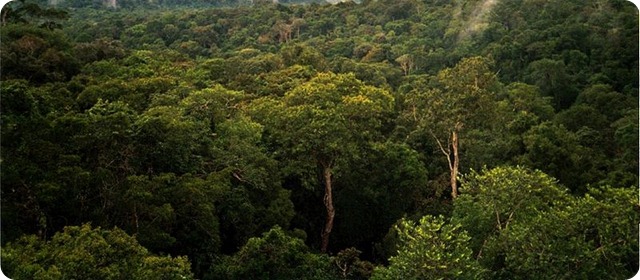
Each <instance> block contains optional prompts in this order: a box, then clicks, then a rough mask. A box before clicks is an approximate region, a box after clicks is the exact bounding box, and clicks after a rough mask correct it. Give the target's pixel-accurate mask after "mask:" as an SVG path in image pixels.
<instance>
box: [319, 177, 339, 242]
mask: <svg viewBox="0 0 640 280" xmlns="http://www.w3.org/2000/svg"><path fill="white" fill-rule="evenodd" d="M322 171H323V172H322V173H323V175H324V206H325V208H327V221H326V223H325V224H324V229H323V230H322V246H321V248H320V251H322V252H323V253H324V252H326V251H327V247H329V235H330V234H331V229H332V228H333V217H335V215H336V210H335V209H334V208H333V195H332V193H331V192H332V191H331V187H332V186H331V166H329V165H323V170H322Z"/></svg>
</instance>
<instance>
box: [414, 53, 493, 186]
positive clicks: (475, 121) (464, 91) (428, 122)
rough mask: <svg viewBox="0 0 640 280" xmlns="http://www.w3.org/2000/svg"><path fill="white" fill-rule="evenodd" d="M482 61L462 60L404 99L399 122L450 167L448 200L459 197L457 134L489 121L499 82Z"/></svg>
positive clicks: (458, 146)
mask: <svg viewBox="0 0 640 280" xmlns="http://www.w3.org/2000/svg"><path fill="white" fill-rule="evenodd" d="M490 65H491V62H490V61H489V60H488V59H486V58H483V57H470V58H465V59H462V60H461V61H460V62H459V63H458V64H457V65H456V66H455V67H453V68H447V69H444V70H442V71H440V72H439V73H438V75H437V76H436V77H435V80H434V81H433V84H432V85H426V87H427V88H414V89H413V90H412V91H411V92H409V94H408V95H407V96H406V98H405V106H404V108H405V109H404V112H403V115H402V118H403V119H404V120H406V121H408V122H409V123H411V125H412V126H413V127H414V132H416V133H418V134H429V135H430V136H431V137H433V139H434V140H435V141H436V143H437V146H438V148H439V150H440V152H442V154H443V155H444V156H445V157H446V159H447V162H448V165H449V173H450V186H451V197H452V198H454V199H455V198H456V197H457V196H458V182H457V176H458V170H459V168H460V167H459V166H460V153H459V148H460V133H461V132H462V129H463V127H465V126H466V125H471V126H472V127H474V128H475V127H479V126H480V125H484V123H486V122H488V121H490V120H491V119H492V117H491V116H490V115H491V114H492V113H493V110H492V108H493V107H495V106H493V104H491V102H492V101H494V100H495V94H493V93H494V92H496V91H497V90H498V89H499V85H500V84H499V81H498V79H497V77H496V75H495V74H494V73H493V72H491V70H490Z"/></svg>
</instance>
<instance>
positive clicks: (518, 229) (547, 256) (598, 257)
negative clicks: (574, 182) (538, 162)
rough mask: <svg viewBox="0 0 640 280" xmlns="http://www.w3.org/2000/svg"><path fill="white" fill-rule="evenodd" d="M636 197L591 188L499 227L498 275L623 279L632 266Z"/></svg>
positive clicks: (624, 190)
mask: <svg viewBox="0 0 640 280" xmlns="http://www.w3.org/2000/svg"><path fill="white" fill-rule="evenodd" d="M638 207H639V204H638V197H637V192H636V191H635V190H633V189H629V188H612V187H603V188H591V189H590V190H589V192H588V193H587V194H586V195H585V196H584V197H576V198H574V197H572V199H571V200H570V201H569V203H567V204H566V205H557V206H555V207H553V208H551V209H549V210H547V211H545V212H542V213H538V214H537V215H535V216H534V217H533V219H531V220H530V221H529V222H527V223H516V224H514V225H513V227H512V228H511V229H510V230H509V231H505V232H504V236H503V240H504V241H503V244H502V246H501V248H502V250H504V253H503V254H504V258H505V267H504V269H503V271H501V273H500V274H498V275H501V276H503V277H501V278H502V279H513V278H514V277H519V276H522V275H535V276H536V278H538V279H576V278H597V279H629V278H630V277H633V275H634V274H635V273H637V271H638V259H637V258H638V223H637V221H638V219H639V218H640V216H639V214H638ZM549 244H553V246H549Z"/></svg>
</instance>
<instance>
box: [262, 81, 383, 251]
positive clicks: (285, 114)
mask: <svg viewBox="0 0 640 280" xmlns="http://www.w3.org/2000/svg"><path fill="white" fill-rule="evenodd" d="M254 103H255V104H254V111H256V112H257V113H258V114H261V115H262V121H264V122H273V123H269V124H267V125H266V127H267V129H268V130H270V132H271V133H272V134H273V138H274V139H275V140H276V141H277V142H278V144H280V147H281V148H282V149H283V151H284V152H285V153H286V155H285V160H288V161H289V163H290V168H289V169H290V170H291V171H293V172H292V173H298V174H300V173H304V172H308V171H309V170H307V171H302V170H301V169H303V170H304V169H306V168H311V169H312V170H313V169H315V168H316V167H317V168H319V169H320V171H321V178H322V182H323V185H324V190H325V195H324V205H325V208H326V211H327V215H326V222H325V226H324V230H323V231H322V245H321V250H322V251H323V252H324V251H326V250H327V248H328V245H329V235H330V234H331V230H332V228H333V221H334V217H335V208H334V203H333V186H334V181H335V175H336V174H339V173H336V172H339V171H340V168H342V167H343V165H345V164H346V163H347V162H348V161H353V160H357V155H358V154H359V152H358V151H359V150H360V149H362V148H364V147H365V146H366V145H367V143H368V142H369V141H373V140H376V139H378V138H379V136H380V129H381V128H382V125H383V123H382V122H383V120H384V117H386V116H388V114H390V113H391V112H392V110H393V97H392V96H391V95H390V94H389V93H388V92H387V91H384V90H382V89H379V88H375V87H371V86H366V85H364V84H363V83H362V82H361V81H359V80H357V79H356V78H355V76H354V75H353V74H332V73H321V74H318V75H317V76H316V77H315V78H313V79H311V80H310V81H309V82H306V83H304V84H302V85H300V86H298V87H296V88H294V89H293V90H291V91H289V92H287V93H286V94H285V96H284V97H283V98H281V99H264V100H262V101H260V102H254ZM291 166H294V167H295V168H291ZM301 167H302V168H301ZM307 174H308V173H307ZM311 176H313V175H311Z"/></svg>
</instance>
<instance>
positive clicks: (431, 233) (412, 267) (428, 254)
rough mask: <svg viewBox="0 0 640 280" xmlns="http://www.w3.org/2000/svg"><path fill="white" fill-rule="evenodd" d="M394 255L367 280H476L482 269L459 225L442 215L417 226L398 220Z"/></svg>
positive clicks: (427, 219)
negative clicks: (385, 266)
mask: <svg viewBox="0 0 640 280" xmlns="http://www.w3.org/2000/svg"><path fill="white" fill-rule="evenodd" d="M396 230H397V231H398V236H399V240H400V245H399V249H398V255H397V256H394V257H391V258H390V259H389V261H390V263H391V264H390V265H389V267H387V268H384V267H382V268H377V269H376V270H375V271H374V273H373V275H372V277H371V279H452V278H456V279H478V278H479V277H482V274H483V269H482V268H481V267H480V265H479V264H478V262H477V261H476V260H475V259H474V258H473V254H472V251H471V249H469V247H467V245H466V244H467V242H468V241H469V240H470V239H471V237H469V235H468V234H467V233H466V232H465V231H464V230H462V228H461V226H460V225H459V224H450V223H447V222H446V221H445V219H444V217H442V216H438V217H433V216H424V217H422V218H421V219H420V221H419V223H415V222H412V221H407V220H402V221H400V223H399V224H398V225H397V226H396Z"/></svg>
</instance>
